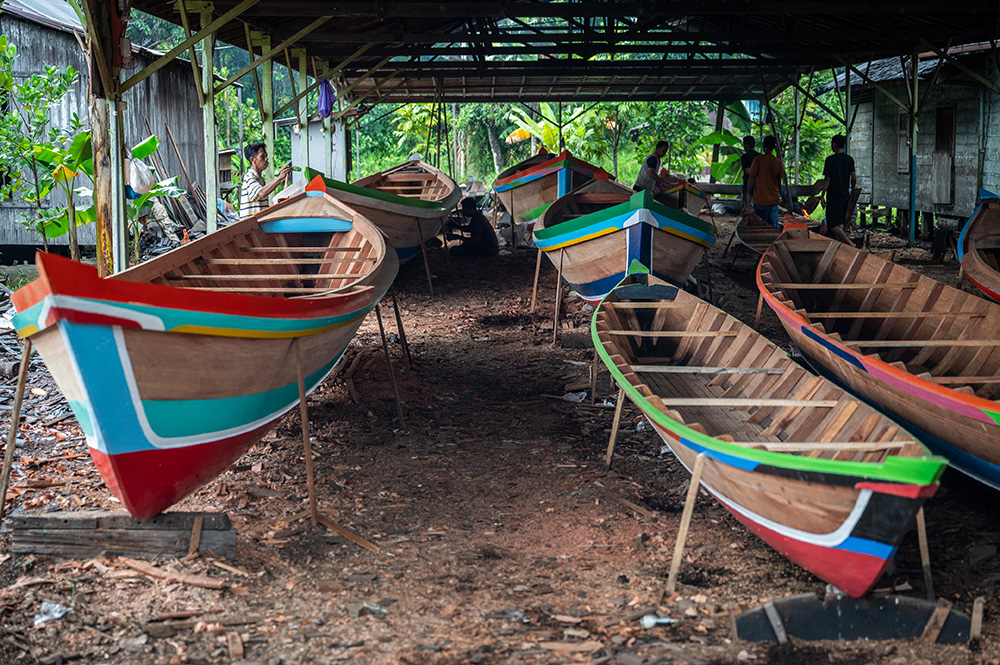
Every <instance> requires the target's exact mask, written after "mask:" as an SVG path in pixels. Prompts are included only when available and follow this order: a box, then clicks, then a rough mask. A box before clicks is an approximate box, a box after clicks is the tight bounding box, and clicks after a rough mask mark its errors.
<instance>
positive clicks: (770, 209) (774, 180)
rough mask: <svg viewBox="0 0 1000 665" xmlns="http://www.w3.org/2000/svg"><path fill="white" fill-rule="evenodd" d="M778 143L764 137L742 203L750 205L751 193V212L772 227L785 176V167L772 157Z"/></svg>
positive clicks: (775, 224)
mask: <svg viewBox="0 0 1000 665" xmlns="http://www.w3.org/2000/svg"><path fill="white" fill-rule="evenodd" d="M777 144H778V142H777V141H776V140H775V138H774V137H773V136H765V137H764V144H763V146H761V147H763V149H764V152H763V153H761V154H759V155H757V157H756V158H755V159H754V160H753V164H751V165H750V171H749V174H748V175H749V177H748V179H747V194H746V195H745V196H744V198H743V202H744V203H750V196H751V192H752V193H753V210H754V212H755V213H757V216H758V217H760V218H761V219H762V220H764V221H765V222H770V223H771V224H772V225H774V226H781V225H780V224H779V223H778V204H779V203H781V179H782V178H783V177H784V175H785V167H784V166H782V165H781V160H780V159H778V158H777V157H775V156H774V155H772V154H771V153H772V152H773V151H774V149H775V147H776V146H777Z"/></svg>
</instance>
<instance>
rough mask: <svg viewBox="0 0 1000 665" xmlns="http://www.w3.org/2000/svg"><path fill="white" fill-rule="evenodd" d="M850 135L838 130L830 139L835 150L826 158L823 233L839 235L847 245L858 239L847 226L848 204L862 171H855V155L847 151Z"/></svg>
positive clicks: (821, 230) (841, 240)
mask: <svg viewBox="0 0 1000 665" xmlns="http://www.w3.org/2000/svg"><path fill="white" fill-rule="evenodd" d="M846 145H847V139H846V138H844V136H843V135H842V134H837V135H836V136H834V137H833V139H831V140H830V148H831V149H832V150H833V154H832V155H830V156H829V157H827V158H826V163H825V164H824V165H823V177H825V178H827V185H826V191H825V192H823V194H822V195H821V198H823V197H825V198H826V200H825V201H824V203H823V205H824V207H825V208H826V222H825V224H824V225H822V226H820V233H822V234H823V235H826V236H829V237H831V238H836V239H837V240H839V241H840V242H842V243H844V244H845V245H850V246H851V247H854V243H853V242H851V239H850V238H849V237H848V235H847V231H845V230H844V225H845V224H847V213H848V210H847V208H848V206H849V205H850V202H851V192H852V191H853V190H854V188H855V187H857V185H858V175H857V173H855V172H854V158H853V157H851V156H850V155H848V154H847V153H845V152H844V147H845V146H846Z"/></svg>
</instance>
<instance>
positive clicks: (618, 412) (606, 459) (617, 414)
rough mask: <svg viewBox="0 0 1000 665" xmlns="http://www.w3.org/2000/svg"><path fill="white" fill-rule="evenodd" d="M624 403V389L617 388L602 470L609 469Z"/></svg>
mask: <svg viewBox="0 0 1000 665" xmlns="http://www.w3.org/2000/svg"><path fill="white" fill-rule="evenodd" d="M623 404H625V389H624V388H619V389H618V403H617V404H615V420H614V422H613V423H611V438H609V439H608V452H607V454H606V455H605V456H604V470H605V471H610V470H611V458H612V456H614V454H615V441H617V439H618V425H619V424H620V423H621V420H622V405H623Z"/></svg>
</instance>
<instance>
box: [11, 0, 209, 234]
mask: <svg viewBox="0 0 1000 665" xmlns="http://www.w3.org/2000/svg"><path fill="white" fill-rule="evenodd" d="M0 33H2V34H4V35H6V36H7V38H8V40H10V41H11V42H12V43H13V44H14V45H16V46H17V50H18V58H17V60H16V62H15V77H16V78H17V79H18V80H24V79H25V78H27V77H29V76H31V75H32V74H35V73H41V72H42V71H44V69H43V68H44V66H45V65H53V66H55V67H58V68H59V69H65V68H66V67H67V66H72V67H73V68H74V69H76V70H77V71H79V72H80V73H81V75H80V77H79V78H78V80H77V82H76V84H75V85H74V86H73V87H72V88H71V89H70V91H69V92H68V94H67V95H66V97H65V99H64V100H63V102H62V103H61V104H59V105H58V106H57V107H55V108H53V109H52V113H51V124H52V125H53V126H57V127H65V126H67V125H68V123H69V119H70V118H71V117H72V115H73V114H74V113H75V114H76V115H77V116H79V117H80V119H81V120H83V121H84V124H85V125H86V124H87V120H88V118H89V114H88V99H87V70H86V62H85V60H84V57H83V53H82V52H81V50H80V46H79V44H78V43H77V41H76V38H75V37H74V36H73V34H72V33H69V32H64V31H61V30H55V29H53V28H50V27H47V26H43V25H39V24H36V23H32V22H30V21H25V20H23V19H21V18H18V17H16V16H13V15H11V14H3V13H0ZM152 61H153V57H152V56H151V55H148V54H144V53H138V54H135V59H134V60H133V62H132V63H130V64H128V65H126V67H127V69H126V70H125V71H124V73H123V78H127V77H128V76H130V75H131V74H132V73H134V72H135V71H138V70H139V69H141V68H142V67H145V66H146V65H147V64H149V63H151V62H152ZM125 102H126V105H127V109H126V112H125V116H124V139H125V141H126V143H127V144H128V145H134V144H136V143H138V142H139V141H141V140H143V139H145V138H146V137H147V136H149V132H148V131H146V128H145V125H144V123H143V117H145V119H146V120H147V121H148V122H149V123H150V127H151V128H152V131H153V133H154V134H156V135H157V137H159V139H160V150H159V154H160V158H161V159H162V160H163V162H164V167H165V168H166V170H167V173H166V174H165V175H162V174H156V177H157V178H158V179H163V178H165V177H171V176H174V175H177V176H180V177H179V179H178V184H179V185H180V186H181V187H183V188H185V189H187V183H186V182H185V179H184V176H183V173H182V171H181V168H180V161H179V160H178V158H177V155H176V153H175V152H174V150H173V147H171V145H170V140H169V138H168V137H167V133H166V129H165V128H166V127H167V126H169V127H170V129H171V131H172V132H173V134H174V138H175V139H176V140H177V147H178V149H179V150H180V152H181V155H182V156H183V159H184V164H185V166H186V167H187V170H188V174H189V175H190V176H191V178H192V179H193V180H194V181H195V182H198V183H200V185H201V187H202V188H204V186H205V159H204V156H203V155H204V145H205V132H204V122H203V120H202V114H201V108H200V107H199V105H198V93H197V90H196V89H195V87H194V80H193V74H192V71H191V64H190V63H189V62H188V61H179V60H175V61H174V62H172V63H170V64H169V65H167V66H166V67H164V68H162V69H160V70H159V71H157V72H156V73H155V74H153V75H152V76H150V77H149V78H147V79H146V80H145V81H143V82H142V83H140V84H139V85H137V86H135V87H134V88H132V89H131V90H129V91H128V92H127V93H126V94H125ZM150 166H152V165H151V164H150ZM81 184H83V183H81ZM87 185H88V186H89V183H87ZM86 204H87V205H89V201H87V202H86ZM43 205H45V206H52V205H58V206H61V205H65V197H63V196H62V195H60V194H53V195H52V196H50V197H48V199H47V200H46V201H43ZM33 207H34V206H33V205H32V204H28V203H26V202H24V201H22V200H12V199H7V200H0V245H38V246H41V238H40V236H39V235H38V234H37V233H35V232H34V231H29V230H28V229H26V228H25V227H24V225H23V223H22V217H21V214H22V213H31V211H32V208H33ZM79 238H80V242H81V244H84V245H93V244H95V242H96V236H95V232H94V228H93V225H89V226H87V227H80V229H79ZM51 242H52V243H54V244H58V245H65V244H67V243H68V240H67V238H66V236H62V237H61V238H55V239H53V240H52V241H51Z"/></svg>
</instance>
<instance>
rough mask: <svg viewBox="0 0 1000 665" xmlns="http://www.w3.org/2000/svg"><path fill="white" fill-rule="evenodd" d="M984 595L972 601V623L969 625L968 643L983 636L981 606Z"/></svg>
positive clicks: (984, 599)
mask: <svg viewBox="0 0 1000 665" xmlns="http://www.w3.org/2000/svg"><path fill="white" fill-rule="evenodd" d="M985 604H986V596H978V597H977V598H976V600H974V601H973V603H972V624H971V626H970V627H969V644H974V643H975V642H976V641H978V640H979V638H981V637H982V636H983V606H984V605H985Z"/></svg>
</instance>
